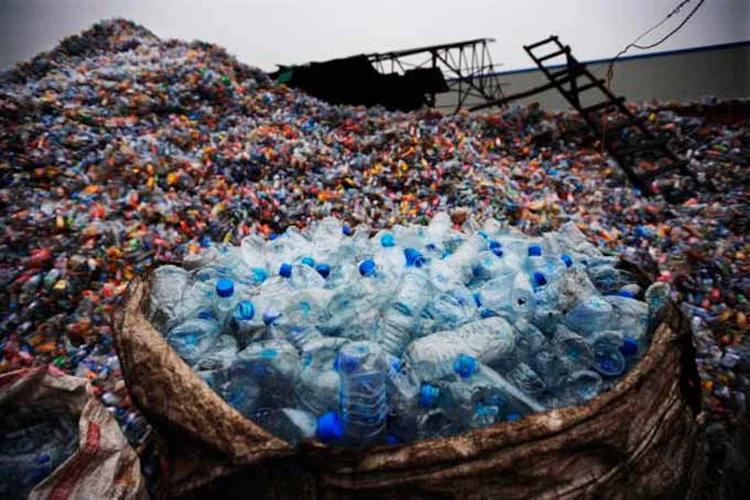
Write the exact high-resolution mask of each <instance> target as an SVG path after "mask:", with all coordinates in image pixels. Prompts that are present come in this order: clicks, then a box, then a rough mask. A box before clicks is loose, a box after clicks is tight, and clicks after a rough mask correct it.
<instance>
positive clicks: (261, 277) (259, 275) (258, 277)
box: [250, 267, 268, 284]
mask: <svg viewBox="0 0 750 500" xmlns="http://www.w3.org/2000/svg"><path fill="white" fill-rule="evenodd" d="M250 272H251V273H252V275H253V282H255V283H257V284H261V283H263V282H264V281H266V279H268V273H267V272H266V270H265V269H263V268H262V267H254V268H252V269H251V270H250Z"/></svg>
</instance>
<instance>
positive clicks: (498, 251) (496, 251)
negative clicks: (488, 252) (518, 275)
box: [492, 247, 505, 257]
mask: <svg viewBox="0 0 750 500" xmlns="http://www.w3.org/2000/svg"><path fill="white" fill-rule="evenodd" d="M492 253H494V254H495V255H496V256H497V257H502V256H503V255H505V253H504V252H503V250H502V249H501V248H500V247H497V248H493V249H492Z"/></svg>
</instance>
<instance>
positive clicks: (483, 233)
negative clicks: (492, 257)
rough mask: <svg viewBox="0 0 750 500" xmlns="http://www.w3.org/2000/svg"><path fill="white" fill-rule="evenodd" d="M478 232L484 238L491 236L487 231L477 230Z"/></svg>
mask: <svg viewBox="0 0 750 500" xmlns="http://www.w3.org/2000/svg"><path fill="white" fill-rule="evenodd" d="M477 234H478V235H479V236H481V237H482V238H484V239H485V240H486V239H487V238H489V237H490V235H489V234H487V233H486V232H485V231H477Z"/></svg>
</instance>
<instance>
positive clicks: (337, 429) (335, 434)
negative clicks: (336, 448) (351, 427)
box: [316, 411, 344, 443]
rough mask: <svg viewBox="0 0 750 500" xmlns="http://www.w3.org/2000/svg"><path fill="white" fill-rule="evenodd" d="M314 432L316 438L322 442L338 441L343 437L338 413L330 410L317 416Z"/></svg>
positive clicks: (342, 427) (342, 428)
mask: <svg viewBox="0 0 750 500" xmlns="http://www.w3.org/2000/svg"><path fill="white" fill-rule="evenodd" d="M316 434H317V435H318V439H320V440H321V441H322V442H324V443H326V442H329V441H338V440H339V439H341V438H342V437H344V426H343V425H341V419H339V415H338V413H336V412H335V411H330V412H328V413H325V414H323V415H321V416H319V417H318V428H317V432H316Z"/></svg>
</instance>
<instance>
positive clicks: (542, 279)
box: [532, 271, 547, 286]
mask: <svg viewBox="0 0 750 500" xmlns="http://www.w3.org/2000/svg"><path fill="white" fill-rule="evenodd" d="M532 280H533V281H534V286H544V285H546V284H547V277H546V276H544V273H542V272H539V271H534V274H533V275H532Z"/></svg>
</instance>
